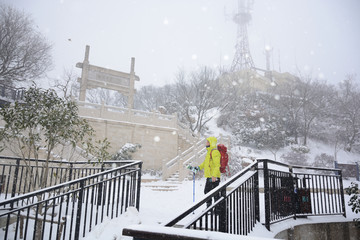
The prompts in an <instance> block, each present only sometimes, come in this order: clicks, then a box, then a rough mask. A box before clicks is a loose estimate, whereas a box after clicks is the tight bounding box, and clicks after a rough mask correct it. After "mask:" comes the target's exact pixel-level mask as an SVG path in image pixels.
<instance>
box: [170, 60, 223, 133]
mask: <svg viewBox="0 0 360 240" xmlns="http://www.w3.org/2000/svg"><path fill="white" fill-rule="evenodd" d="M218 81H219V78H218V75H217V74H216V72H215V71H214V70H212V69H210V68H208V67H203V68H200V69H199V70H197V71H194V72H192V73H191V74H190V75H189V77H188V76H186V74H185V72H184V71H181V70H180V71H179V73H178V75H177V82H176V91H175V93H176V102H177V104H178V106H179V110H180V112H179V115H180V118H181V120H183V121H184V122H185V123H186V124H188V126H189V127H190V129H191V131H193V132H202V130H203V128H204V126H205V125H206V123H207V122H209V121H210V120H211V119H212V118H213V117H214V115H212V114H211V113H210V110H211V109H214V108H216V109H217V110H222V109H223V108H224V107H225V106H226V102H224V101H222V98H223V95H222V94H221V91H219V84H218Z"/></svg>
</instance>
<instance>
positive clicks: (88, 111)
mask: <svg viewBox="0 0 360 240" xmlns="http://www.w3.org/2000/svg"><path fill="white" fill-rule="evenodd" d="M78 105H79V114H80V116H83V117H92V118H101V119H108V120H114V121H123V122H130V123H136V124H144V125H153V126H161V127H172V128H178V121H177V117H176V115H164V114H159V113H154V112H145V111H140V110H134V109H129V108H121V107H114V106H108V105H105V104H95V103H87V102H80V101H79V102H78Z"/></svg>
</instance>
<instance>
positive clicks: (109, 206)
mask: <svg viewBox="0 0 360 240" xmlns="http://www.w3.org/2000/svg"><path fill="white" fill-rule="evenodd" d="M123 163H124V165H123V166H120V167H115V168H113V169H111V170H106V171H104V172H99V173H96V174H93V175H91V176H87V177H82V178H79V179H76V180H72V181H69V182H66V183H62V184H59V185H56V186H52V187H48V188H45V189H41V190H37V191H35V192H31V193H26V194H24V195H21V196H17V197H14V198H10V199H7V200H4V201H2V202H0V220H2V221H0V222H2V223H3V225H2V226H1V228H0V235H2V236H4V239H19V238H20V239H79V238H80V237H84V236H85V235H86V233H87V232H89V231H91V230H92V228H93V227H94V226H95V225H97V224H99V223H101V222H103V220H104V218H105V217H108V218H114V217H118V216H119V215H120V214H122V213H123V212H124V211H125V210H126V209H127V208H128V207H129V206H133V207H136V208H137V209H139V204H140V184H141V167H142V162H141V161H124V162H123Z"/></svg>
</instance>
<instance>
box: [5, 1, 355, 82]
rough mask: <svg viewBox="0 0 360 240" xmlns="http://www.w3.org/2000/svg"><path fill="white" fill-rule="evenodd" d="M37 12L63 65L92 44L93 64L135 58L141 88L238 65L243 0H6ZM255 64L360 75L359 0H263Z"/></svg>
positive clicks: (58, 70)
mask: <svg viewBox="0 0 360 240" xmlns="http://www.w3.org/2000/svg"><path fill="white" fill-rule="evenodd" d="M0 1H1V2H5V3H7V4H10V5H12V6H14V7H16V8H18V9H21V10H23V11H25V12H26V13H29V14H31V15H32V17H33V19H34V21H35V24H36V25H37V27H38V29H39V31H40V32H41V33H43V35H44V36H46V37H47V38H48V40H49V41H50V42H51V43H52V44H53V57H54V64H55V69H54V70H53V71H51V72H50V73H49V76H50V77H52V78H54V77H59V76H61V75H62V73H63V69H64V68H66V69H71V68H73V69H74V70H75V72H76V73H77V74H79V75H80V73H81V71H80V69H78V68H76V67H75V64H76V63H77V62H81V61H83V59H84V54H85V46H86V45H90V64H93V65H97V66H101V67H107V68H111V69H114V70H118V71H123V72H129V70H130V59H131V57H135V59H136V63H135V72H136V74H137V75H138V76H139V77H140V82H137V83H136V86H135V87H136V88H138V87H140V86H144V85H150V84H154V85H156V86H162V85H164V84H166V83H172V82H174V76H175V73H176V72H177V71H178V70H179V68H183V69H185V70H186V71H188V72H189V71H192V70H195V69H196V68H197V67H199V66H211V67H216V66H219V65H221V66H225V67H229V66H230V65H231V62H232V59H233V56H234V53H235V47H234V46H235V44H236V24H235V23H234V22H233V21H232V18H231V16H232V15H233V14H235V12H236V10H237V2H238V1H237V0H0ZM248 33H249V43H250V49H251V54H252V56H253V59H254V62H255V65H256V66H257V67H259V68H265V55H264V49H265V47H266V46H270V47H272V48H273V56H272V63H271V67H272V68H273V69H274V70H276V71H279V69H281V71H282V72H290V73H296V72H297V69H299V70H300V71H301V72H309V73H312V74H313V76H314V77H315V78H319V79H322V80H326V81H327V82H329V83H332V84H336V83H338V82H340V81H341V80H343V79H344V78H345V75H347V74H357V80H358V81H359V80H360V76H359V75H360V1H359V0H255V1H254V4H253V10H252V21H251V23H250V26H249V28H248Z"/></svg>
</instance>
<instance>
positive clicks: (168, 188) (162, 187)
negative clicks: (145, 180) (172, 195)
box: [145, 185, 179, 192]
mask: <svg viewBox="0 0 360 240" xmlns="http://www.w3.org/2000/svg"><path fill="white" fill-rule="evenodd" d="M145 187H148V188H151V190H153V191H167V192H168V191H176V190H178V189H179V187H178V186H173V185H145Z"/></svg>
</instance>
